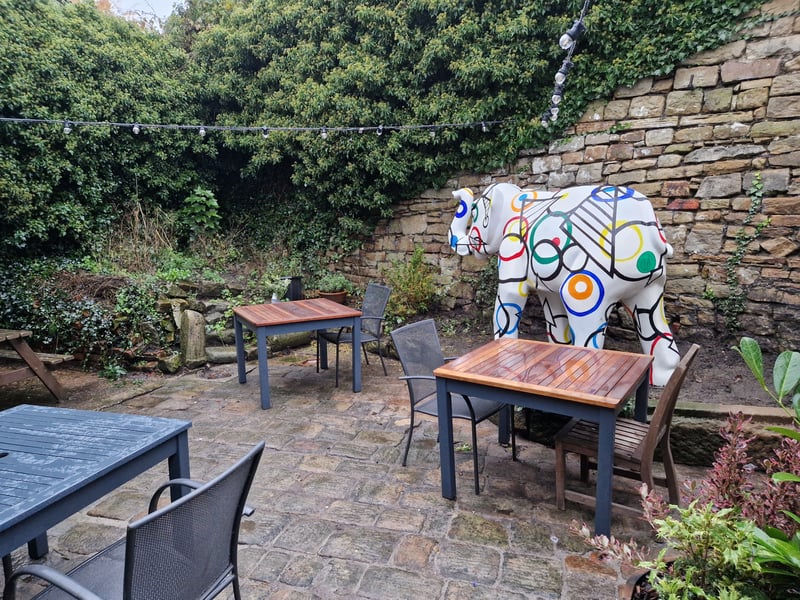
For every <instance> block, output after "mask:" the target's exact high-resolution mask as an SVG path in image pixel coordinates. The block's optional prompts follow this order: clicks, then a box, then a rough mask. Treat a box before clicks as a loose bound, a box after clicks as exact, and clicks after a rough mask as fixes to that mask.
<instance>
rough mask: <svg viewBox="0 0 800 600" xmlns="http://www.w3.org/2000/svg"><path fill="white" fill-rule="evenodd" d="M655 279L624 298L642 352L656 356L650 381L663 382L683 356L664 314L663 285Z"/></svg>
mask: <svg viewBox="0 0 800 600" xmlns="http://www.w3.org/2000/svg"><path fill="white" fill-rule="evenodd" d="M656 283H657V282H654V283H652V284H650V285H648V286H646V287H644V288H642V290H641V292H639V293H638V294H637V295H636V296H634V297H633V298H631V299H629V300H627V301H626V302H624V304H625V307H626V308H627V309H628V310H629V311H630V313H631V315H632V317H633V322H634V323H635V324H636V332H637V333H638V334H639V340H640V342H641V344H642V352H644V353H645V354H650V355H651V356H652V357H653V367H652V369H651V372H650V383H652V384H653V385H656V386H664V385H666V383H667V381H668V380H669V378H670V376H671V375H672V372H673V371H674V370H675V368H676V367H677V366H678V363H679V362H680V360H681V356H680V353H679V352H678V345H677V344H676V343H675V338H674V337H673V336H672V331H671V330H670V328H669V324H668V323H667V318H666V315H665V314H664V288H663V285H656Z"/></svg>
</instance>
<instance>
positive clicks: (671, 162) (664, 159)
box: [656, 154, 683, 169]
mask: <svg viewBox="0 0 800 600" xmlns="http://www.w3.org/2000/svg"><path fill="white" fill-rule="evenodd" d="M682 160H683V157H682V156H680V155H679V154H662V155H661V156H659V157H658V162H657V163H656V165H657V166H658V167H659V168H662V169H664V168H670V167H677V166H678V165H679V164H681V161H682Z"/></svg>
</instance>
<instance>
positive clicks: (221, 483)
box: [123, 442, 264, 600]
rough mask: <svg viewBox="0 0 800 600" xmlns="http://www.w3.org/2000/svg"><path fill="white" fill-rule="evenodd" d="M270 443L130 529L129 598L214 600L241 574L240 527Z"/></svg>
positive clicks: (127, 559) (127, 560)
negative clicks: (260, 463) (246, 501)
mask: <svg viewBox="0 0 800 600" xmlns="http://www.w3.org/2000/svg"><path fill="white" fill-rule="evenodd" d="M263 451H264V442H261V443H260V444H258V445H256V446H255V447H254V448H253V449H252V450H250V452H248V453H247V455H246V456H245V457H243V458H242V459H241V460H239V461H238V462H237V463H236V464H235V465H234V466H232V467H231V468H229V469H228V470H226V471H225V472H224V473H222V474H221V475H219V476H218V477H215V478H214V479H212V480H211V481H209V482H208V483H206V484H204V485H202V486H201V487H199V488H197V489H195V490H192V491H191V492H189V493H188V494H186V495H185V496H183V497H181V498H180V499H178V500H176V501H175V502H172V503H171V504H168V505H167V506H165V507H163V508H161V509H159V510H157V511H155V512H153V513H150V514H149V515H147V516H146V517H143V518H142V519H139V520H138V521H136V522H134V523H131V524H130V525H129V526H128V533H127V540H126V548H125V580H124V596H123V597H124V598H125V599H126V600H143V599H151V598H170V599H172V600H183V599H186V600H189V599H192V600H196V599H198V598H212V597H213V596H215V595H216V594H217V593H219V591H220V590H222V589H224V588H225V587H226V586H227V585H228V584H230V583H231V581H232V580H233V578H234V574H235V573H236V570H237V544H238V541H239V525H240V523H241V519H242V511H243V510H244V507H245V500H246V499H247V494H248V492H249V491H250V485H251V484H252V482H253V477H254V476H255V472H256V468H257V467H258V462H259V460H260V459H261V454H262V452H263Z"/></svg>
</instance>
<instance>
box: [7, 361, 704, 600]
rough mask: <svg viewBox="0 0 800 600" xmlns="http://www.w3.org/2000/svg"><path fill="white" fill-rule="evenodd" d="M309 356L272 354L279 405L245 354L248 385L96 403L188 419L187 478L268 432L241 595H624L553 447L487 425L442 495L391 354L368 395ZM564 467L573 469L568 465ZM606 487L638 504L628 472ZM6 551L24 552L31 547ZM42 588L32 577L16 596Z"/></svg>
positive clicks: (215, 469)
mask: <svg viewBox="0 0 800 600" xmlns="http://www.w3.org/2000/svg"><path fill="white" fill-rule="evenodd" d="M313 358H314V348H313V346H308V347H305V348H301V349H299V350H294V351H292V352H291V353H288V354H286V355H282V356H277V357H274V358H272V359H271V360H270V382H271V384H272V390H271V392H272V399H273V407H272V408H271V409H270V410H266V411H264V410H261V409H260V404H259V393H258V377H257V371H256V370H255V364H251V365H248V368H249V369H250V372H249V375H248V382H247V383H246V384H244V385H241V384H239V383H238V381H237V379H236V377H235V369H233V370H232V372H233V373H234V375H232V376H229V377H219V378H212V379H208V378H203V377H200V376H198V375H188V376H183V377H179V378H173V379H170V380H169V381H168V382H167V383H166V384H165V385H163V386H161V387H160V388H158V389H154V390H151V391H147V392H146V393H144V394H140V395H138V396H136V397H133V398H129V399H124V398H113V399H110V400H113V401H110V402H109V403H108V405H107V407H106V408H105V409H106V410H110V411H117V412H128V413H137V414H147V415H157V416H163V417H171V418H178V419H187V420H191V421H192V428H191V429H190V430H189V443H190V455H191V469H192V477H193V478H195V479H200V480H205V479H208V478H209V477H211V476H213V475H216V474H217V473H219V472H221V471H222V470H224V469H225V468H226V467H227V466H228V465H230V464H231V463H232V462H234V461H235V460H236V459H237V458H239V457H240V456H241V455H243V454H244V453H245V452H246V451H247V450H248V449H249V448H250V447H251V446H252V445H253V444H255V443H256V442H258V441H260V440H265V441H266V450H265V453H264V456H263V458H262V462H261V464H260V467H259V470H258V473H257V475H256V478H255V481H254V484H253V488H252V490H251V493H250V497H249V499H248V503H249V504H250V505H252V506H254V507H255V508H256V512H255V514H254V515H253V516H252V517H250V518H246V519H244V520H243V522H242V530H241V539H240V550H239V558H240V570H241V576H242V593H243V597H244V598H245V599H246V600H251V599H252V600H257V599H262V598H272V599H277V600H281V599H292V600H300V599H309V600H310V599H327V598H376V599H381V600H391V599H403V600H404V599H416V598H441V599H446V600H459V599H466V598H469V599H481V598H487V599H488V598H499V597H502V598H509V599H517V598H519V599H522V598H530V599H537V600H539V599H541V600H545V599H547V600H551V599H565V600H566V599H569V600H572V599H576V598H581V599H586V600H591V599H596V600H612V599H614V598H616V597H617V589H618V586H619V585H620V584H621V582H622V581H623V580H624V577H623V575H622V574H621V573H620V569H619V566H618V565H614V564H607V563H605V562H603V561H602V560H599V559H597V558H596V557H594V556H593V555H592V554H591V553H590V552H589V551H588V549H587V548H586V547H585V546H584V545H583V544H582V543H581V542H580V540H578V539H577V537H576V536H574V535H572V534H571V533H570V532H569V524H570V522H571V521H573V520H578V521H586V522H589V523H591V522H592V515H591V514H590V513H589V512H587V511H586V510H585V509H583V508H581V507H575V506H568V509H567V511H564V512H562V511H559V510H557V509H556V508H555V494H554V483H553V482H554V464H553V452H552V449H550V448H547V447H545V446H543V445H540V444H536V443H533V442H529V441H526V440H524V439H523V440H518V442H519V446H520V447H519V454H520V460H519V461H518V462H516V463H514V462H513V461H512V460H511V452H510V449H509V448H504V447H501V446H499V445H498V444H497V429H496V427H495V426H494V425H493V424H492V423H490V422H484V423H481V424H480V425H479V426H478V432H479V451H480V468H481V471H480V474H481V486H482V489H481V494H480V495H478V496H476V495H475V494H474V492H473V489H472V455H471V452H469V451H466V452H462V451H459V452H457V453H456V466H457V473H458V475H457V486H458V487H457V489H458V494H459V495H458V499H457V500H456V501H450V500H447V499H444V498H442V496H441V492H440V487H439V484H440V481H439V466H438V458H439V457H438V445H437V426H436V422H435V420H434V419H430V418H424V419H423V420H422V423H421V424H420V425H419V427H418V428H417V430H416V432H415V434H414V440H413V442H412V450H411V453H410V455H409V464H408V466H407V467H403V466H402V465H401V464H400V463H401V460H402V452H403V449H404V443H405V432H406V429H407V428H408V425H409V407H408V395H407V390H406V384H405V383H404V382H402V381H400V380H399V379H398V377H399V376H400V375H401V369H400V365H399V363H398V362H397V361H395V360H391V359H389V360H387V367H388V369H389V376H388V377H385V376H384V375H383V372H382V370H381V367H380V363H379V361H377V360H372V361H371V364H370V365H364V369H363V389H362V392H361V393H359V394H354V393H353V392H352V390H351V388H350V386H351V381H350V369H349V358H348V357H345V358H343V359H342V365H344V366H343V368H342V372H341V373H340V387H339V388H334V386H333V379H334V372H333V369H330V370H328V371H327V372H320V373H316V369H315V367H314V360H313ZM376 363H377V364H376ZM227 369H228V371H231V367H230V365H228V367H227ZM205 373H206V374H207V373H208V372H207V371H205ZM70 406H72V407H74V408H83V406H81V405H80V402H72V403H71V404H70ZM93 408H97V407H93ZM455 439H456V447H459V446H461V445H462V444H463V443H465V442H466V443H469V441H470V433H469V426H468V423H467V422H461V421H456V431H455ZM570 468H571V469H573V470H574V472H577V465H576V464H571V466H570ZM681 473H682V475H684V476H694V475H696V470H695V471H684V470H683V469H682V470H681ZM165 479H166V465H165V466H164V468H163V469H161V470H159V469H152V470H150V471H148V472H147V473H144V474H143V475H141V476H139V477H138V478H136V479H135V480H133V481H132V482H130V483H129V484H127V485H125V486H123V487H122V488H120V489H119V490H118V491H116V492H115V493H113V494H111V495H109V496H107V497H106V498H104V499H102V500H101V501H99V502H98V503H96V504H95V505H93V506H91V507H89V508H88V509H86V510H84V511H83V512H81V513H79V514H77V515H75V516H73V517H72V518H70V519H68V520H67V521H64V522H63V523H61V524H59V525H58V526H57V527H56V528H54V529H53V530H51V531H50V532H49V540H50V549H51V551H50V553H49V555H48V556H47V557H46V558H45V559H44V562H46V563H47V564H50V565H53V566H55V567H56V568H58V569H61V570H64V569H67V568H69V566H70V564H74V563H76V561H79V560H82V559H83V558H84V557H85V556H86V555H89V554H91V553H92V552H94V551H95V550H97V549H99V548H101V547H103V546H104V545H107V544H108V543H110V542H111V541H113V540H114V539H116V538H117V537H120V536H121V535H122V534H123V533H124V528H125V525H126V523H127V522H128V521H129V520H131V519H133V518H135V517H138V516H141V515H142V513H143V511H144V510H145V507H146V502H147V499H148V498H149V494H150V492H151V491H152V490H154V489H155V487H156V486H157V485H158V484H159V483H160V482H162V481H163V480H165ZM576 479H577V477H576ZM615 485H616V486H617V487H618V488H619V489H623V488H625V489H627V492H629V494H628V497H629V498H630V499H631V500H630V501H632V502H635V501H636V491H635V487H634V486H633V485H632V484H627V485H626V482H624V481H622V482H618V481H615ZM617 496H622V494H617ZM615 499H619V498H618V497H615ZM612 530H613V532H614V533H615V534H616V535H618V536H620V537H623V538H625V539H628V538H630V537H634V538H636V539H640V540H645V541H648V540H650V533H649V530H648V528H647V527H646V526H645V525H644V524H643V523H641V522H640V521H638V520H635V519H629V518H620V517H615V518H614V520H613V523H612ZM13 559H14V562H15V564H19V563H21V562H23V561H26V560H28V558H27V554H26V551H25V549H24V548H20V549H18V550H17V551H16V552H15V553H14V555H13ZM623 573H625V571H623ZM1 586H2V584H0V589H1ZM36 589H37V587H36V586H35V585H33V584H29V585H28V586H27V587H26V588H25V590H24V591H23V592H22V594H21V596H20V597H21V598H28V597H30V595H32V593H33V591H35V590H36ZM221 597H222V598H230V597H232V594H228V595H225V594H223V595H222V596H221Z"/></svg>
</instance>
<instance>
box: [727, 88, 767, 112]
mask: <svg viewBox="0 0 800 600" xmlns="http://www.w3.org/2000/svg"><path fill="white" fill-rule="evenodd" d="M768 100H769V88H765V87H759V88H753V89H750V90H742V91H741V92H739V93H738V94H736V96H734V97H733V103H732V107H733V109H734V110H747V109H752V108H759V107H762V106H766V105H767V101H768Z"/></svg>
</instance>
